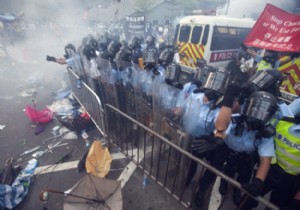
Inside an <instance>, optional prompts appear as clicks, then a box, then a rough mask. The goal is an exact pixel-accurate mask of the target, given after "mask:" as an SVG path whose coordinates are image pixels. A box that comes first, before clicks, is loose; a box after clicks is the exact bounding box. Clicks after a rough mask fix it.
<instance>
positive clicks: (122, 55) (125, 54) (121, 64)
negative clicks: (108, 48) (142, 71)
mask: <svg viewBox="0 0 300 210" xmlns="http://www.w3.org/2000/svg"><path fill="white" fill-rule="evenodd" d="M115 61H116V64H117V67H118V69H119V70H120V71H122V70H124V69H126V68H127V67H128V66H130V64H131V51H130V50H128V49H127V48H122V49H121V50H120V51H119V52H118V53H117V54H116V58H115Z"/></svg>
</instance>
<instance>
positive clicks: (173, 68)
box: [165, 64, 181, 84]
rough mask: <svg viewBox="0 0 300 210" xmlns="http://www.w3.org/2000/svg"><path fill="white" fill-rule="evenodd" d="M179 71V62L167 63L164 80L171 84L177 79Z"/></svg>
mask: <svg viewBox="0 0 300 210" xmlns="http://www.w3.org/2000/svg"><path fill="white" fill-rule="evenodd" d="M180 72H181V66H180V65H179V64H171V65H168V66H167V68H166V70H165V81H166V82H167V83H168V84H171V83H172V82H173V81H177V80H178V79H179V74H180Z"/></svg>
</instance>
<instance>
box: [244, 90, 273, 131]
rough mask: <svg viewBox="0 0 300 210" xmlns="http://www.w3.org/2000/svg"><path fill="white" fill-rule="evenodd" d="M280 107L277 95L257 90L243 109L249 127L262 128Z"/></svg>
mask: <svg viewBox="0 0 300 210" xmlns="http://www.w3.org/2000/svg"><path fill="white" fill-rule="evenodd" d="M277 109H278V105H277V100H276V97H275V96H273V95H272V94H270V93H268V92H265V91H257V92H254V93H253V94H251V96H249V97H248V98H247V99H246V100H245V103H244V105H243V107H242V110H241V115H242V116H244V117H245V121H246V124H247V126H248V127H250V128H251V129H254V130H261V129H263V128H264V127H265V125H266V123H267V122H268V121H269V120H270V119H271V118H272V117H273V115H274V114H275V113H276V111H277Z"/></svg>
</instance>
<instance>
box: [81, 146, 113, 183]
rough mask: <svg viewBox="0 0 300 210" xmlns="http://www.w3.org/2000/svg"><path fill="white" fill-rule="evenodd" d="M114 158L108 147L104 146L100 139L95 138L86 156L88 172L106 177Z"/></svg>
mask: <svg viewBox="0 0 300 210" xmlns="http://www.w3.org/2000/svg"><path fill="white" fill-rule="evenodd" d="M111 161H112V158H111V156H110V153H109V151H108V149H107V147H103V146H102V144H101V142H100V141H99V140H95V141H94V142H93V144H92V146H91V148H90V150H89V153H88V155H87V158H86V162H85V168H86V171H87V173H91V174H93V175H95V176H97V177H101V178H104V177H105V176H106V175H107V174H108V172H109V170H110V164H111Z"/></svg>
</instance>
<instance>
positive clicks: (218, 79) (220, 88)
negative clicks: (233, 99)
mask: <svg viewBox="0 0 300 210" xmlns="http://www.w3.org/2000/svg"><path fill="white" fill-rule="evenodd" d="M228 79H229V74H228V72H227V71H226V70H225V69H218V70H217V71H215V72H209V74H208V77H207V79H206V81H205V82H204V84H203V86H202V88H201V89H203V90H204V92H209V93H210V94H214V95H215V96H214V100H215V99H216V97H220V96H222V95H223V94H224V93H225V89H226V87H227V84H228Z"/></svg>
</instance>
